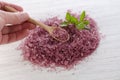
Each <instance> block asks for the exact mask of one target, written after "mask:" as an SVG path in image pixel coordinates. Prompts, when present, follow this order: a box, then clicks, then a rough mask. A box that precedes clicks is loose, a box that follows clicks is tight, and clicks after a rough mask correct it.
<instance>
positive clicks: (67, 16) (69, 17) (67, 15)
mask: <svg viewBox="0 0 120 80" xmlns="http://www.w3.org/2000/svg"><path fill="white" fill-rule="evenodd" d="M66 20H67V21H68V22H70V21H71V14H70V13H69V12H67V13H66Z"/></svg>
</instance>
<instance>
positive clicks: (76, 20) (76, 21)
mask: <svg viewBox="0 0 120 80" xmlns="http://www.w3.org/2000/svg"><path fill="white" fill-rule="evenodd" d="M70 23H72V24H78V19H77V18H76V17H74V16H71V20H70Z"/></svg>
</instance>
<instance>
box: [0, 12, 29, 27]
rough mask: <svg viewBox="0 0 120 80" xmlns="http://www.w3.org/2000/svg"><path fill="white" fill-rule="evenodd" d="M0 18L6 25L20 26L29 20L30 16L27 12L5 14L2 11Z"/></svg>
mask: <svg viewBox="0 0 120 80" xmlns="http://www.w3.org/2000/svg"><path fill="white" fill-rule="evenodd" d="M0 17H1V18H2V19H3V20H4V22H5V24H14V25H15V24H20V23H22V22H24V21H26V20H28V18H29V16H28V14H27V13H25V12H16V13H11V12H5V11H0Z"/></svg>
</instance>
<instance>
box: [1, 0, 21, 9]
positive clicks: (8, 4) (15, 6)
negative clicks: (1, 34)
mask: <svg viewBox="0 0 120 80" xmlns="http://www.w3.org/2000/svg"><path fill="white" fill-rule="evenodd" d="M4 6H11V7H13V8H15V9H16V10H18V11H23V9H22V7H20V6H18V5H15V4H11V3H7V2H2V1H0V9H3V10H4Z"/></svg>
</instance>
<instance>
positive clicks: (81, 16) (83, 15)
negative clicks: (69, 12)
mask: <svg viewBox="0 0 120 80" xmlns="http://www.w3.org/2000/svg"><path fill="white" fill-rule="evenodd" d="M84 18H85V11H83V12H82V13H81V15H80V21H83V20H84Z"/></svg>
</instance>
